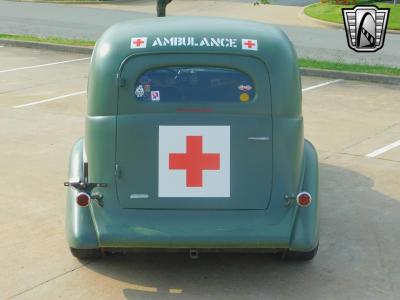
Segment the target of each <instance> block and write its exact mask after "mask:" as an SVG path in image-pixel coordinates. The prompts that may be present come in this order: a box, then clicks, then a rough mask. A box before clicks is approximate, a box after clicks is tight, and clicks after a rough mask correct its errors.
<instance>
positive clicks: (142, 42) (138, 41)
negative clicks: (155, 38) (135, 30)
mask: <svg viewBox="0 0 400 300" xmlns="http://www.w3.org/2000/svg"><path fill="white" fill-rule="evenodd" d="M146 46H147V37H134V38H132V39H131V49H135V48H146Z"/></svg>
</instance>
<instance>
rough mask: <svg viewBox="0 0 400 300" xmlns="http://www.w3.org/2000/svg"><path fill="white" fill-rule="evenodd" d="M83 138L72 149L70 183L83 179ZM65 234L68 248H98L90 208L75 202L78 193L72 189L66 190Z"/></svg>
mask: <svg viewBox="0 0 400 300" xmlns="http://www.w3.org/2000/svg"><path fill="white" fill-rule="evenodd" d="M83 148H84V142H83V138H81V139H79V140H78V141H77V142H76V143H75V145H74V147H73V148H72V152H71V156H70V163H69V174H68V178H69V180H70V181H76V180H79V179H83V157H84V155H83V151H84V150H83ZM67 189H68V191H67V211H66V233H67V240H68V243H69V246H70V247H71V248H76V249H92V248H98V247H99V243H98V239H97V233H96V230H95V227H94V223H93V219H92V216H91V213H90V207H89V206H87V207H81V206H79V205H78V204H77V203H76V201H75V198H76V195H77V194H78V191H77V190H76V189H75V188H73V187H68V188H67Z"/></svg>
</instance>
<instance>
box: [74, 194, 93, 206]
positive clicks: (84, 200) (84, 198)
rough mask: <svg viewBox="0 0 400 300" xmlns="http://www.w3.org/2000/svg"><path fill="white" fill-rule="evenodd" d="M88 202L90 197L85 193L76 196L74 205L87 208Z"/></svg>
mask: <svg viewBox="0 0 400 300" xmlns="http://www.w3.org/2000/svg"><path fill="white" fill-rule="evenodd" d="M89 201H90V196H89V195H88V194H86V193H79V194H78V195H76V203H78V205H79V206H88V205H89Z"/></svg>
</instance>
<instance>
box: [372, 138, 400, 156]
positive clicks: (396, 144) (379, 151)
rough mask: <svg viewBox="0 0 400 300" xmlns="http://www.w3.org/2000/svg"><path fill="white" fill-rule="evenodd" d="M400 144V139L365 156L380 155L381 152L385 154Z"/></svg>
mask: <svg viewBox="0 0 400 300" xmlns="http://www.w3.org/2000/svg"><path fill="white" fill-rule="evenodd" d="M399 146H400V140H398V141H396V142H394V143H391V144H389V145H387V146H385V147H382V148H379V149H377V150H375V151H374V152H371V153H369V154H367V155H365V156H366V157H376V156H378V155H381V154H383V153H385V152H387V151H389V150H392V149H393V148H396V147H399Z"/></svg>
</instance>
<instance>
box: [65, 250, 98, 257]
mask: <svg viewBox="0 0 400 300" xmlns="http://www.w3.org/2000/svg"><path fill="white" fill-rule="evenodd" d="M69 249H70V250H71V253H72V255H73V256H75V257H76V258H78V259H96V258H100V257H102V256H103V253H102V252H101V249H99V248H95V249H76V248H69Z"/></svg>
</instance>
